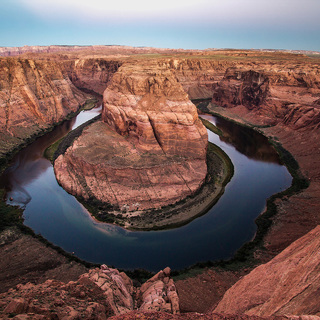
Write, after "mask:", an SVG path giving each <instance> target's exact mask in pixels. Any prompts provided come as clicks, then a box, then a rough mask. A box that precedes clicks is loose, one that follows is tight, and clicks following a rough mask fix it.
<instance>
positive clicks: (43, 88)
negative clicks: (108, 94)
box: [0, 58, 88, 157]
mask: <svg viewBox="0 0 320 320" xmlns="http://www.w3.org/2000/svg"><path fill="white" fill-rule="evenodd" d="M87 98H88V95H86V94H85V93H83V92H81V91H80V90H78V89H77V88H76V87H75V86H74V85H73V84H72V83H71V81H70V79H69V78H68V75H67V74H66V72H65V71H63V68H61V67H60V65H59V64H57V63H55V62H53V61H35V60H30V59H17V58H16V59H15V58H1V59H0V137H1V139H0V157H3V156H4V155H5V154H6V153H7V152H10V151H12V150H13V149H14V148H16V147H17V146H18V145H20V144H22V143H23V142H24V141H25V140H27V139H28V138H30V137H32V136H34V135H37V134H40V133H42V132H44V131H45V130H47V129H48V128H50V127H51V126H52V125H54V124H55V123H57V122H59V121H62V120H64V119H65V118H66V117H67V115H68V114H70V113H72V112H76V111H77V110H78V109H79V107H80V105H81V104H83V103H84V102H85V101H86V99H87Z"/></svg>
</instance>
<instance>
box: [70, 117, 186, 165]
mask: <svg viewBox="0 0 320 320" xmlns="http://www.w3.org/2000/svg"><path fill="white" fill-rule="evenodd" d="M72 153H73V155H74V156H75V157H77V158H81V159H85V161H86V162H88V163H91V164H93V165H99V164H101V165H106V166H109V167H110V166H111V167H114V168H128V167H131V168H145V167H152V166H161V165H164V164H166V163H168V162H172V161H177V162H181V161H183V159H184V158H182V157H177V156H166V155H165V154H159V153H152V152H148V151H141V150H137V149H136V147H135V146H134V145H133V144H132V143H130V142H129V141H128V139H127V137H126V136H121V135H119V134H118V133H117V132H115V131H114V130H113V129H112V128H110V127H109V125H107V124H106V123H104V122H102V121H98V122H95V123H94V124H92V125H90V126H88V127H87V128H86V129H85V130H84V131H83V133H82V135H81V136H80V137H79V138H78V139H77V140H76V141H75V142H74V144H73V146H72Z"/></svg>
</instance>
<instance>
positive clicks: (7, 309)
mask: <svg viewBox="0 0 320 320" xmlns="http://www.w3.org/2000/svg"><path fill="white" fill-rule="evenodd" d="M0 298H1V299H0V317H8V316H10V315H16V317H23V319H25V318H26V319H28V317H29V316H31V317H32V319H80V318H84V319H107V318H108V317H110V316H112V315H120V314H125V313H128V312H130V311H132V310H139V311H141V312H145V311H148V312H156V311H160V312H161V311H163V312H168V313H174V314H177V313H179V299H178V296H177V292H176V289H175V285H174V282H173V280H172V279H170V269H169V268H166V269H164V270H163V271H160V272H159V273H158V274H156V275H155V276H154V277H152V278H151V279H150V280H148V281H147V282H146V283H144V284H143V285H142V286H141V287H138V288H137V287H134V286H133V283H132V280H131V279H130V278H129V277H128V276H127V275H126V274H125V273H123V272H119V271H118V270H116V269H112V268H108V267H107V266H105V265H102V266H101V268H96V269H91V270H90V271H89V273H86V274H83V275H81V276H80V278H79V279H78V280H77V281H70V282H68V283H63V282H60V281H56V280H47V281H46V282H44V283H41V284H38V285H34V284H32V283H27V284H25V285H18V286H17V287H16V289H10V290H9V291H8V292H6V293H3V294H1V295H0ZM19 319H22V318H19Z"/></svg>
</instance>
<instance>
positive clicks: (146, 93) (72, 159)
mask: <svg viewBox="0 0 320 320" xmlns="http://www.w3.org/2000/svg"><path fill="white" fill-rule="evenodd" d="M103 101H104V105H103V112H102V121H99V122H97V123H94V124H93V125H90V126H89V127H87V128H86V129H85V130H84V131H83V133H82V135H81V136H80V137H79V138H77V139H76V140H75V141H74V142H73V144H72V145H71V146H70V147H69V148H68V149H67V151H66V152H65V153H64V154H61V155H60V156H59V157H58V158H57V159H56V161H55V163H54V169H55V174H56V177H57V180H58V181H59V183H60V184H61V185H62V186H63V187H64V188H65V189H66V190H67V191H68V192H70V193H72V194H75V195H77V196H82V197H83V198H84V199H86V200H88V199H94V198H95V199H98V200H99V201H102V202H107V203H110V204H111V205H113V206H114V207H115V208H116V209H118V211H119V213H124V214H126V213H127V212H137V211H140V210H145V209H150V208H161V207H163V206H167V205H170V204H172V203H175V202H177V201H179V200H181V199H183V198H185V197H187V196H188V195H191V194H193V193H194V192H196V191H197V190H198V189H199V188H200V186H201V185H202V184H203V182H204V180H205V177H206V173H207V166H206V148H207V143H208V142H207V132H206V129H205V127H204V126H203V125H202V123H201V121H200V120H199V118H198V114H197V110H196V107H195V106H194V105H193V104H192V102H191V101H190V100H189V98H188V95H187V94H186V93H185V91H184V90H183V88H182V86H181V85H180V83H179V82H178V81H177V79H176V77H175V76H174V75H173V74H172V73H171V71H170V70H168V69H167V68H165V67H161V66H159V65H158V64H157V63H152V61H151V62H150V61H148V62H140V63H139V64H136V63H127V64H123V65H122V66H121V67H120V68H119V69H118V71H117V72H116V73H115V74H114V75H113V77H112V80H111V82H110V83H109V85H108V87H107V89H106V90H105V92H104V100H103Z"/></svg>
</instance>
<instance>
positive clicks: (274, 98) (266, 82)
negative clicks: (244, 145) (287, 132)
mask: <svg viewBox="0 0 320 320" xmlns="http://www.w3.org/2000/svg"><path fill="white" fill-rule="evenodd" d="M319 89H320V66H319V65H317V64H316V65H314V64H311V63H310V64H309V65H308V64H305V65H304V66H303V67H302V66H300V65H295V63H294V62H293V63H292V62H286V63H284V65H283V66H281V65H273V64H272V65H265V66H263V65H262V66H261V65H259V66H258V67H256V68H251V66H245V67H242V68H239V67H238V66H237V67H232V68H228V69H227V70H226V73H225V75H224V77H223V79H222V80H220V81H218V82H217V83H215V84H214V87H213V91H214V92H213V98H212V103H213V104H216V105H218V106H222V107H225V108H234V107H238V109H240V107H244V108H245V110H246V111H247V112H248V111H249V112H250V111H254V112H253V114H254V116H253V117H255V119H254V118H252V120H253V121H252V122H256V123H261V124H264V125H266V124H267V125H276V124H278V123H282V124H284V125H286V126H288V127H291V128H293V129H300V128H303V127H306V126H307V127H318V124H319V120H320V103H319Z"/></svg>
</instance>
